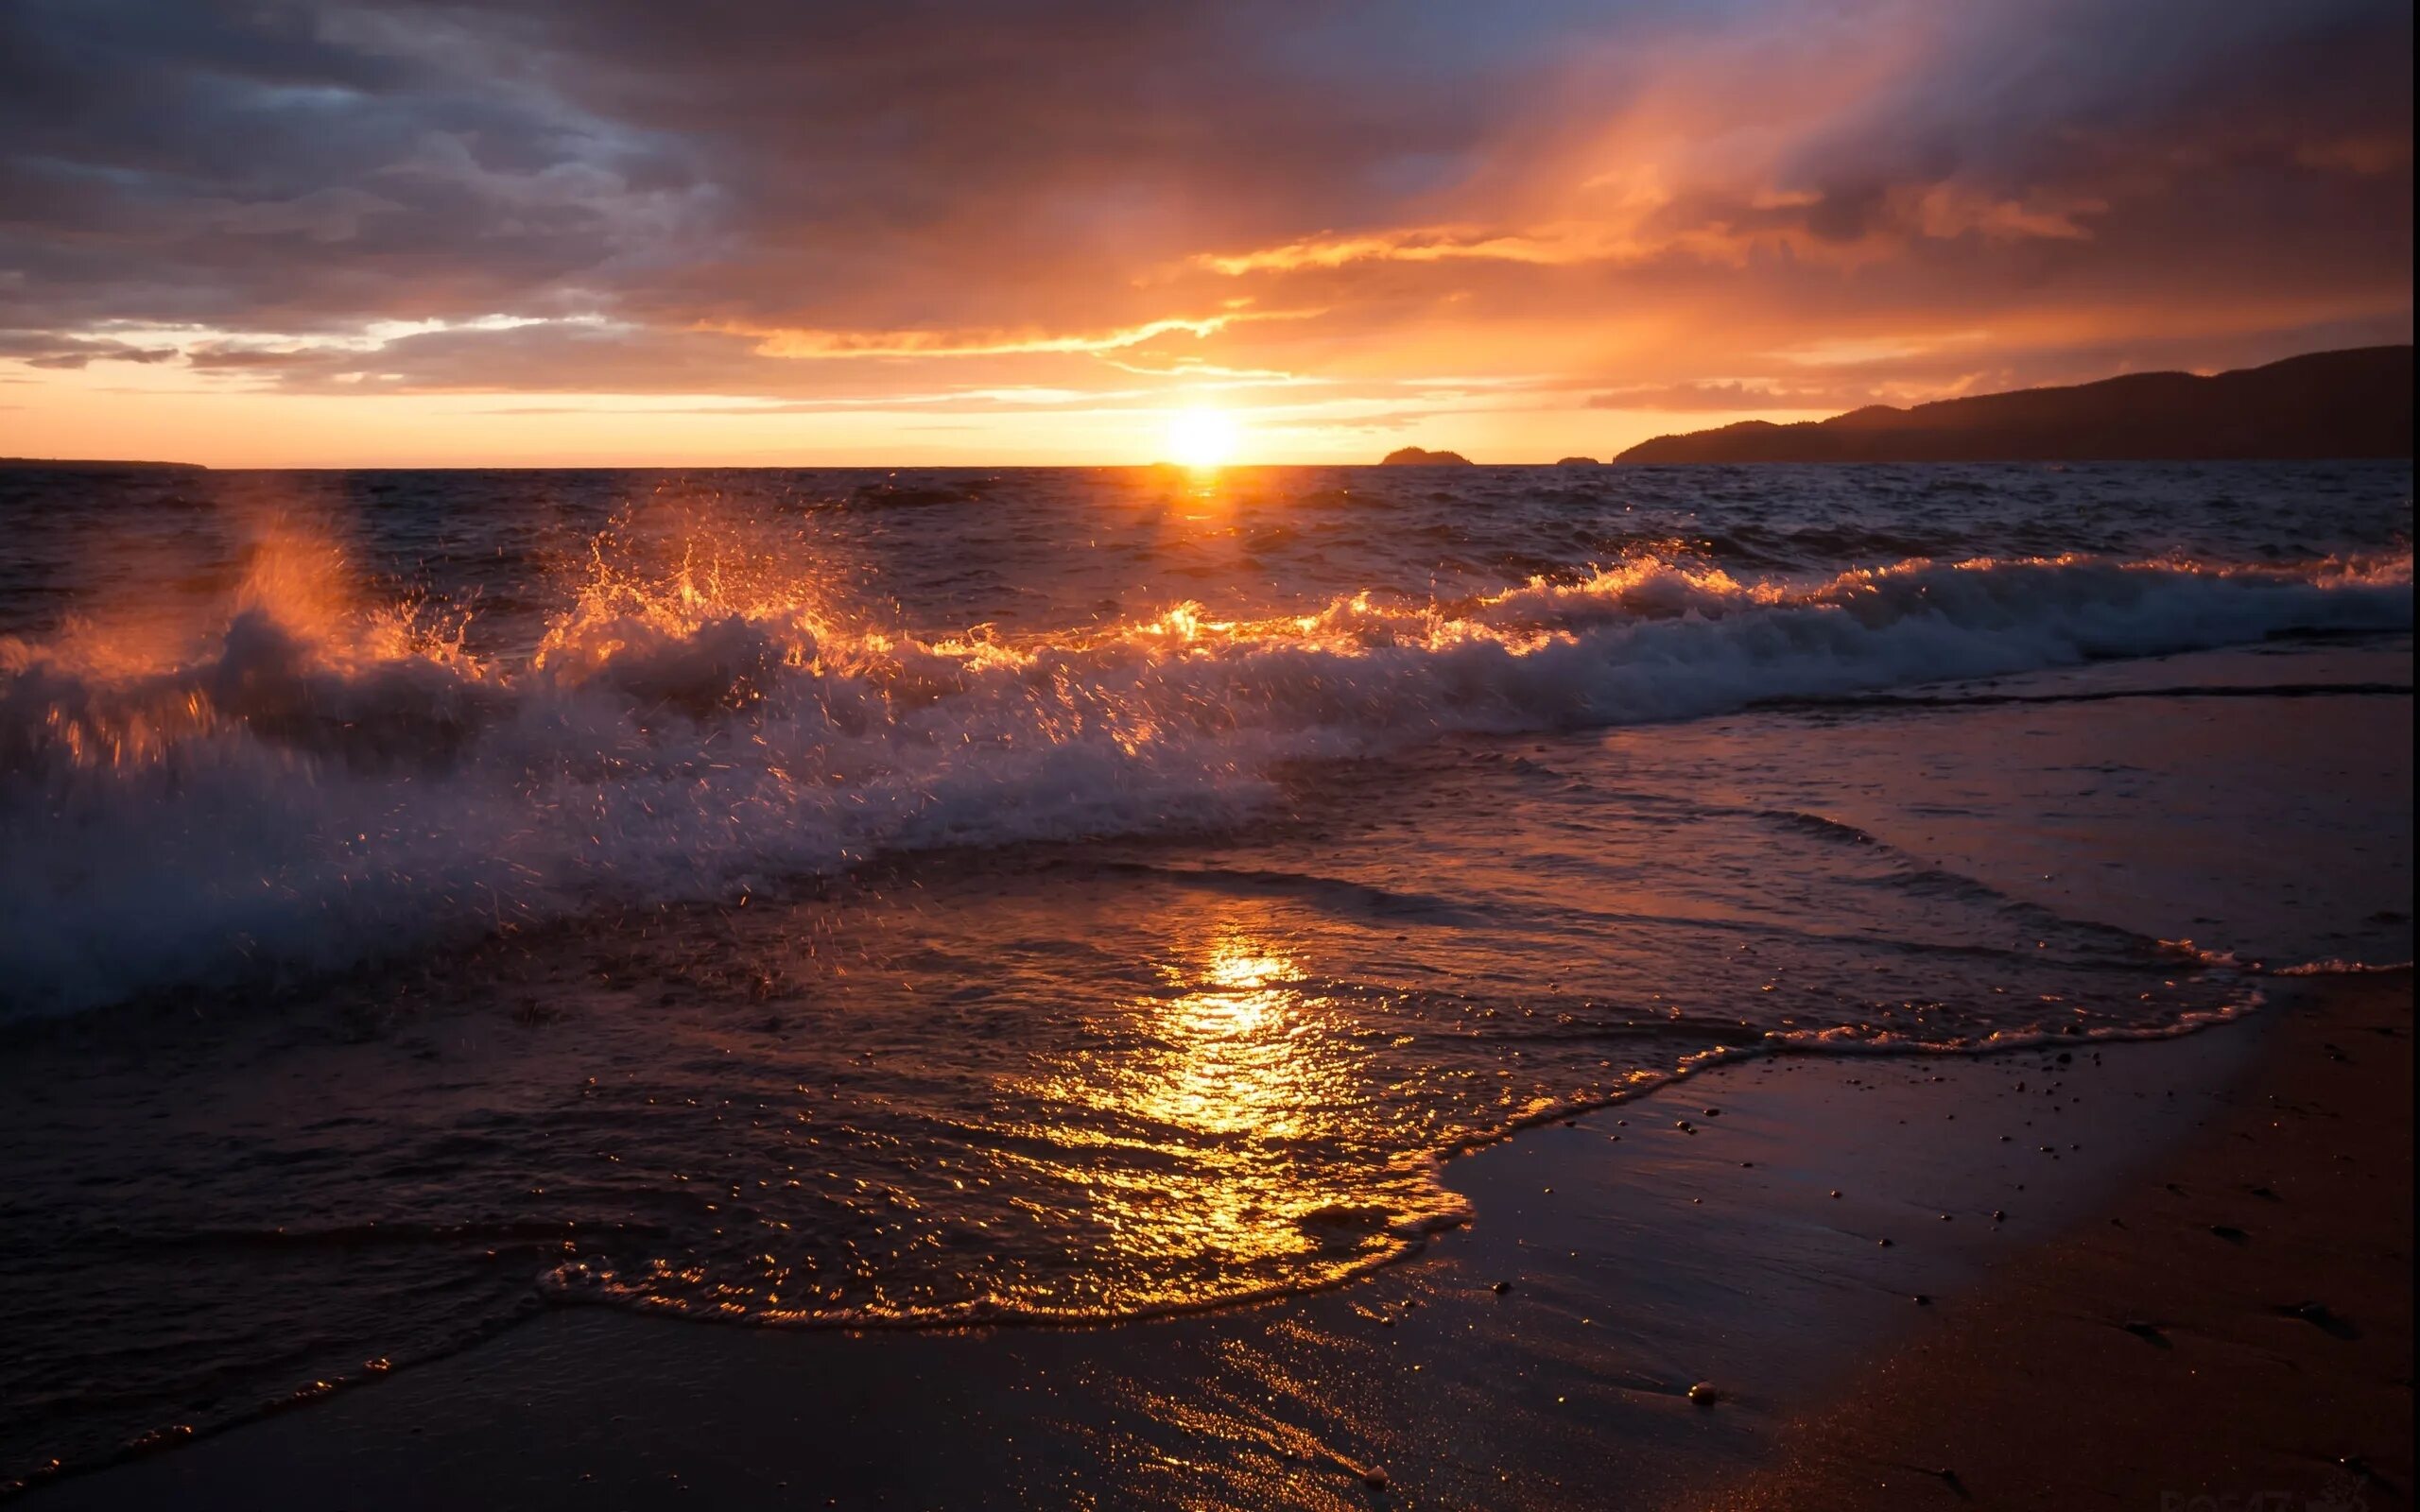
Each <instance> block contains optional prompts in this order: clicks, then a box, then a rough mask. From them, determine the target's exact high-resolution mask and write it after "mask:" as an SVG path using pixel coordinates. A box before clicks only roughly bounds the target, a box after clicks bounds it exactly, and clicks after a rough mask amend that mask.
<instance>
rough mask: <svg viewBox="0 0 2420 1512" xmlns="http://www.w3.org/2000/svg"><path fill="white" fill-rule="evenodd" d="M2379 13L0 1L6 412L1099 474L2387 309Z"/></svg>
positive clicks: (2055, 7)
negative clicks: (1205, 437)
mask: <svg viewBox="0 0 2420 1512" xmlns="http://www.w3.org/2000/svg"><path fill="white" fill-rule="evenodd" d="M2411 41H2412V39H2411V8H2410V6H2409V5H2408V4H2402V3H2341V0H2309V3H2301V4H2292V5H2286V4H2277V3H2273V0H2259V3H2238V0H2131V3H2115V0H2022V3H2020V0H1959V3H1949V0H1926V3H1914V0H1905V3H1903V0H1836V3H1812V0H1809V3H1801V4H1779V3H1773V0H1697V3H1690V4H1682V3H1679V0H1668V3H1666V0H1646V3H1624V0H1600V3H1598V4H1588V5H1582V4H1566V3H1547V0H1539V3H1530V4H1522V5H1517V6H1511V5H1495V4H1490V5H1482V4H1433V3H1431V4H1413V3H1402V4H1392V5H1386V6H1376V5H1362V6H1342V5H1322V4H1317V3H1309V0H1286V3H1270V4H1258V3H1223V4H1201V3H1194V0H1161V3H1152V4H1134V3H1131V0H1120V3H1092V4H1086V3H1067V4H1045V5H972V4H968V5H955V6H953V5H942V4H933V3H912V0H890V3H885V4H878V5H876V4H863V5H858V4H845V5H802V4H789V3H776V0H682V3H679V4H670V5H666V4H662V3H658V0H512V3H497V4H490V5H483V6H478V7H469V6H446V5H418V4H410V3H404V0H369V3H364V4H358V5H337V4H328V5H312V4H277V3H268V4H234V3H226V4H203V3H198V0H14V3H11V4H9V5H7V6H6V7H5V9H0V455H61V456H112V455H113V456H143V457H161V458H175V459H183V460H192V461H200V462H207V463H212V464H216V465H231V466H233V465H331V466H337V465H410V464H431V465H469V464H483V463H497V464H517V463H527V464H559V463H597V464H633V465H638V464H655V463H662V464H701V463H731V464H753V463H799V464H816V463H828V464H844V463H845V464H886V463H887V464H913V463H955V462H965V463H1003V464H1005V463H1018V462H1100V463H1119V462H1144V461H1150V460H1153V459H1155V458H1159V457H1164V456H1167V455H1170V450H1171V446H1172V445H1181V444H1183V438H1184V436H1185V435H1198V434H1200V433H1201V426H1202V424H1203V421H1201V418H1200V416H1199V415H1198V414H1197V413H1194V412H1199V411H1204V410H1208V411H1217V412H1219V414H1220V415H1222V416H1223V417H1224V418H1223V419H1220V420H1219V421H1216V422H1215V427H1214V428H1219V429H1220V433H1221V434H1222V435H1223V434H1225V433H1227V432H1231V433H1232V436H1233V445H1234V448H1235V451H1236V455H1237V456H1238V457H1240V458H1241V459H1243V460H1266V461H1291V460H1302V461H1369V460H1374V459H1375V457H1376V456H1377V455H1380V454H1382V453H1384V452H1385V451H1387V450H1390V449H1392V448H1394V447H1397V446H1403V445H1410V444H1419V445H1424V446H1432V447H1450V448H1454V449H1457V450H1460V451H1462V452H1465V453H1467V454H1468V455H1471V456H1473V457H1474V458H1476V459H1478V460H1482V461H1530V460H1551V459H1553V458H1555V457H1557V456H1561V455H1566V454H1585V455H1596V456H1605V455H1610V454H1611V453H1613V452H1615V451H1617V450H1619V449H1620V448H1622V447H1624V446H1626V445H1628V444H1630V443H1632V442H1634V441H1636V440H1639V439H1641V438H1646V437H1648V436H1651V435H1655V434H1659V433H1662V432H1667V431H1674V430H1687V429H1695V428H1699V427H1703V426H1705V425H1710V424H1720V423H1725V422H1728V421H1734V420H1738V419H1744V418H1748V417H1751V416H1763V417H1767V418H1771V419H1777V420H1779V419H1803V418H1808V417H1811V416H1816V415H1822V414H1828V413H1832V412H1836V411H1839V410H1841V409H1845V408H1850V407H1853V406H1855V405H1858V404H1868V403H1873V402H1876V401H1880V402H1886V403H1908V402H1913V401H1920V400H1925V399H1932V398H1941V397H1946V396H1950V395H1955V394H1960V393H1966V392H1981V391H1988V390H1991V389H1996V388H2005V387H2021V386H2025V385H2030V384H2040V383H2063V382H2071V381H2079V380H2083V379H2090V378H2096V377H2101V376H2106V375H2108V374H2110V373H2113V372H2118V371H2123V370H2127V369H2144V368H2190V369H2203V370H2209V369H2218V368H2226V367H2238V366H2244V365H2248V364H2252V363H2256V362H2262V361H2267V360H2271V359H2273V358H2276V357H2280V356H2285V355H2289V354H2291V353H2294V352H2304V351H2310V350H2315V349H2320V348H2327V347H2341V346H2352V345H2359V344H2366V343H2371V342H2379V341H2408V340H2410V339H2411V308H2412V304H2411V128H2412V123H2411ZM1188 415H1191V417H1192V418H1191V419H1186V418H1184V417H1187V416H1188ZM1186 426H1191V427H1192V429H1191V430H1190V431H1187V430H1186V429H1185V427H1186ZM1172 427H1173V428H1175V429H1176V430H1177V432H1178V433H1179V434H1178V435H1177V436H1176V437H1175V438H1172V436H1171V431H1172Z"/></svg>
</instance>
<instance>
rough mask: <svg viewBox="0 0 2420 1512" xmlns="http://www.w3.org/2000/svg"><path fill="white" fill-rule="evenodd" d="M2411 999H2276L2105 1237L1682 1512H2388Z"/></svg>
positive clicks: (2404, 995)
mask: <svg viewBox="0 0 2420 1512" xmlns="http://www.w3.org/2000/svg"><path fill="white" fill-rule="evenodd" d="M2411 994H2412V977H2411V971H2410V969H2409V968H2408V967H2406V968H2403V969H2401V970H2394V971H2367V972H2362V973H2359V974H2353V975H2345V976H2339V977H2336V978H2334V979H2332V980H2331V981H2329V982H2328V984H2327V985H2326V986H2325V987H2323V988H2317V989H2314V990H2311V991H2308V992H2305V993H2299V994H2295V995H2294V1000H2293V1001H2290V1002H2289V1003H2288V1004H2287V1005H2285V1011H2283V1012H2281V1013H2279V1014H2278V1016H2277V1022H2276V1024H2275V1026H2274V1029H2273V1033H2272V1036H2271V1038H2270V1042H2269V1043H2268V1044H2267V1045H2266V1046H2265V1047H2264V1049H2263V1053H2262V1054H2261V1055H2260V1057H2258V1058H2257V1059H2256V1061H2255V1062H2254V1063H2253V1064H2252V1065H2251V1066H2250V1067H2248V1068H2247V1069H2246V1071H2245V1073H2244V1074H2243V1075H2242V1076H2241V1077H2240V1078H2239V1079H2238V1081H2237V1083H2236V1084H2235V1085H2234V1087H2232V1088H2231V1089H2230V1090H2229V1091H2228V1092H2227V1093H2226V1094H2225V1095H2224V1096H2223V1097H2222V1098H2221V1105H2222V1106H2221V1109H2220V1111H2219V1114H2218V1116H2217V1117H2215V1118H2214V1119H2213V1120H2212V1121H2211V1122H2210V1123H2209V1124H2207V1125H2204V1127H2203V1128H2202V1129H2201V1130H2199V1131H2198V1132H2197V1133H2196V1134H2195V1135H2194V1136H2193V1137H2192V1138H2191V1139H2190V1140H2188V1141H2187V1142H2186V1143H2184V1144H2183V1145H2181V1146H2180V1147H2179V1148H2178V1149H2176V1150H2175V1151H2173V1152H2171V1153H2170V1154H2169V1155H2168V1156H2166V1157H2164V1158H2163V1159H2161V1160H2158V1161H2156V1162H2154V1164H2153V1165H2152V1167H2151V1168H2149V1169H2147V1170H2146V1171H2145V1172H2144V1173H2143V1174H2142V1177H2140V1178H2139V1179H2137V1180H2135V1181H2134V1182H2132V1183H2130V1187H2129V1190H2128V1191H2127V1193H2126V1194H2124V1196H2123V1197H2122V1198H2121V1199H2120V1200H2119V1202H2118V1203H2117V1204H2116V1205H2115V1207H2114V1208H2113V1211H2108V1212H2105V1213H2102V1214H2100V1215H2099V1216H2098V1217H2096V1218H2094V1219H2092V1220H2087V1221H2085V1222H2083V1223H2080V1224H2078V1225H2076V1226H2074V1227H2073V1228H2072V1229H2069V1230H2068V1231H2067V1232H2066V1233H2065V1234H2063V1235H2061V1236H2059V1237H2058V1238H2056V1239H2054V1240H2052V1241H2050V1242H2049V1243H2048V1244H2045V1245H2041V1246H2035V1247H2033V1248H2031V1250H2029V1251H2028V1252H2027V1253H2026V1254H2024V1255H2022V1256H2020V1257H2018V1258H2017V1259H2016V1261H2015V1262H2014V1263H2013V1264H2011V1265H2010V1266H2009V1267H2007V1268H2006V1270H2004V1271H2003V1272H2002V1273H2000V1274H1998V1275H1997V1276H1995V1277H1994V1278H1992V1279H1991V1280H1989V1281H1987V1282H1986V1283H1985V1284H1984V1285H1982V1286H1980V1287H1979V1288H1978V1289H1977V1290H1976V1292H1975V1295H1974V1296H1973V1297H1972V1298H1971V1300H1970V1301H1969V1303H1968V1305H1966V1306H1965V1307H1963V1308H1962V1309H1961V1310H1960V1312H1959V1315H1956V1316H1954V1317H1952V1318H1950V1319H1949V1320H1948V1326H1947V1327H1946V1328H1945V1329H1944V1330H1942V1331H1940V1332H1937V1333H1935V1334H1933V1335H1931V1336H1928V1337H1926V1338H1923V1339H1920V1340H1916V1341H1913V1342H1911V1343H1910V1345H1909V1346H1908V1347H1907V1348H1906V1349H1902V1350H1899V1351H1896V1352H1894V1353H1893V1354H1891V1355H1889V1356H1886V1357H1885V1358H1883V1359H1882V1360H1880V1361H1878V1362H1876V1363H1875V1364H1874V1365H1872V1366H1869V1367H1867V1368H1866V1369H1865V1370H1863V1371H1862V1372H1860V1373H1859V1374H1858V1376H1857V1377H1856V1378H1855V1379H1854V1380H1853V1381H1852V1382H1851V1383H1849V1385H1848V1386H1847V1389H1846V1390H1845V1391H1844V1392H1843V1393H1842V1394H1841V1397H1840V1399H1839V1400H1836V1401H1833V1402H1831V1403H1828V1404H1826V1405H1824V1406H1823V1407H1821V1408H1818V1409H1817V1410H1815V1411H1812V1412H1809V1413H1807V1414H1806V1415H1805V1416H1803V1417H1800V1418H1798V1419H1797V1420H1796V1421H1794V1422H1793V1423H1791V1424H1790V1425H1789V1428H1788V1429H1787V1430H1786V1431H1785V1433H1784V1435H1783V1439H1782V1443H1781V1445H1780V1452H1779V1454H1778V1456H1777V1460H1776V1463H1775V1465H1774V1466H1773V1467H1772V1468H1771V1469H1767V1470H1764V1471H1762V1472H1760V1473H1757V1474H1755V1475H1753V1476H1751V1477H1749V1478H1748V1479H1747V1480H1746V1482H1745V1483H1744V1484H1743V1485H1739V1486H1735V1487H1733V1488H1731V1489H1730V1490H1728V1491H1727V1492H1724V1493H1722V1494H1720V1495H1719V1496H1717V1497H1715V1498H1713V1499H1711V1500H1701V1499H1693V1500H1691V1501H1690V1502H1689V1503H1687V1504H1689V1505H1691V1506H1695V1507H1704V1506H1720V1507H1722V1508H1726V1509H1730V1512H1760V1509H1766V1508H1783V1507H1789V1508H1817V1509H1821V1508H1828V1507H1841V1508H1852V1507H1896V1506H1909V1507H1916V1506H1939V1505H1946V1504H1950V1503H1952V1502H1953V1501H1956V1502H1968V1503H1979V1504H1983V1505H1990V1506H2009V1507H2036V1506H2038V1507H2069V1506H2084V1505H2096V1504H2105V1505H2112V1506H2152V1505H2169V1504H2177V1505H2183V1504H2187V1503H2190V1504H2193V1505H2197V1506H2206V1505H2213V1504H2215V1505H2220V1506H2228V1505H2235V1506H2255V1505H2258V1506H2273V1507H2277V1508H2281V1509H2282V1508H2304V1507H2310V1508H2323V1509H2326V1512H2357V1509H2359V1508H2364V1507H2369V1506H2375V1505H2380V1504H2394V1503H2400V1502H2406V1501H2408V1500H2409V1499H2410V1497H2411V1486H2412V1450H2411V1423H2412V1418H2411V1215H2412V1209H2411V1091H2412V1080H2411V1076H2412V1059H2411V1055H2412V1052H2411V1034H2412V995H2411Z"/></svg>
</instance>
